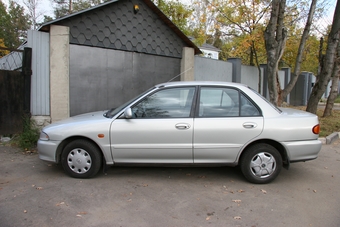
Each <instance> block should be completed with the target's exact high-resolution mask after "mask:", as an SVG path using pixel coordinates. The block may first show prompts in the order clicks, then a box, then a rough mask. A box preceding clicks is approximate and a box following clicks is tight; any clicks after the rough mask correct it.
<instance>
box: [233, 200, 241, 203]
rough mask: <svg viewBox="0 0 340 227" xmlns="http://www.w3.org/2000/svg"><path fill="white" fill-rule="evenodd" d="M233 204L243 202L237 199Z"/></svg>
mask: <svg viewBox="0 0 340 227" xmlns="http://www.w3.org/2000/svg"><path fill="white" fill-rule="evenodd" d="M233 202H234V203H240V202H241V200H239V199H235V200H233Z"/></svg>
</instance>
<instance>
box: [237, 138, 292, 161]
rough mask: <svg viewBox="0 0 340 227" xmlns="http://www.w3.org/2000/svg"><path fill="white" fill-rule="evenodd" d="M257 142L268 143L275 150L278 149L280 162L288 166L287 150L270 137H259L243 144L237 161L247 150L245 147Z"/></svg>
mask: <svg viewBox="0 0 340 227" xmlns="http://www.w3.org/2000/svg"><path fill="white" fill-rule="evenodd" d="M259 143H265V144H269V145H271V146H273V147H274V148H275V149H276V150H278V151H279V153H280V155H281V157H282V162H283V163H282V164H283V165H284V166H285V167H286V166H287V167H288V166H289V157H288V155H287V150H286V149H285V147H284V146H283V145H282V144H281V143H279V142H277V141H275V140H271V139H261V140H256V141H253V142H251V143H249V144H248V145H247V146H245V147H244V148H243V150H242V152H241V154H240V156H239V158H238V162H239V161H240V160H241V159H242V156H243V155H244V154H245V153H246V152H247V149H248V148H249V147H251V146H253V145H255V144H259Z"/></svg>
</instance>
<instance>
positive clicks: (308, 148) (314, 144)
mask: <svg viewBox="0 0 340 227" xmlns="http://www.w3.org/2000/svg"><path fill="white" fill-rule="evenodd" d="M282 144H283V146H285V148H286V151H287V155H288V157H289V160H290V162H303V161H308V160H313V159H316V158H317V157H318V154H319V152H320V150H321V146H322V142H321V141H320V140H318V139H316V140H307V141H290V142H283V143H282Z"/></svg>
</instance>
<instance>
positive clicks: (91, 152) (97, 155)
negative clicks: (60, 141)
mask: <svg viewBox="0 0 340 227" xmlns="http://www.w3.org/2000/svg"><path fill="white" fill-rule="evenodd" d="M61 164H62V166H63V168H64V170H65V172H66V173H67V174H68V175H69V176H71V177H75V178H90V177H93V176H95V175H96V174H97V173H98V171H99V169H100V168H101V166H102V155H101V152H100V151H99V149H98V148H97V147H96V146H95V145H94V144H93V143H91V142H89V141H87V140H83V139H79V140H74V141H72V142H70V143H69V144H67V145H66V146H65V148H64V150H63V152H62V154H61Z"/></svg>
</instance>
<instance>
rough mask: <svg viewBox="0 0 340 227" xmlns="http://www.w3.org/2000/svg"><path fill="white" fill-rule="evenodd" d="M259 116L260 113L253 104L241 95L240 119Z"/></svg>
mask: <svg viewBox="0 0 340 227" xmlns="http://www.w3.org/2000/svg"><path fill="white" fill-rule="evenodd" d="M260 115H261V114H260V111H259V110H258V109H257V108H256V107H255V106H254V104H253V103H252V102H250V101H249V100H248V98H247V97H245V96H244V95H243V94H241V117H250V116H260Z"/></svg>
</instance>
